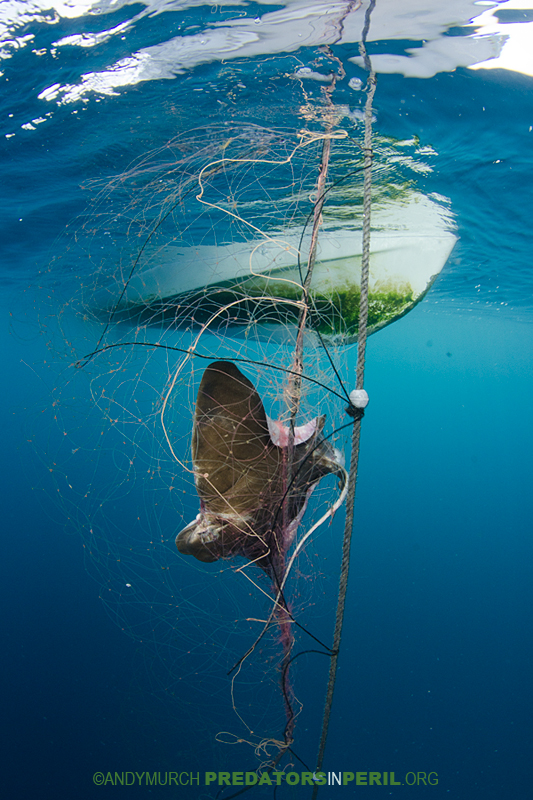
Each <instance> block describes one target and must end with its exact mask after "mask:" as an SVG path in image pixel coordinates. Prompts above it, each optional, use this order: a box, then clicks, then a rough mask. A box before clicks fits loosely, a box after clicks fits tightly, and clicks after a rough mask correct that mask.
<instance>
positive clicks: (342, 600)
mask: <svg viewBox="0 0 533 800" xmlns="http://www.w3.org/2000/svg"><path fill="white" fill-rule="evenodd" d="M375 4H376V0H371V2H370V4H369V6H368V9H367V11H366V16H365V26H364V29H363V33H362V37H361V43H360V45H359V52H360V53H361V56H362V58H363V61H364V65H365V68H366V69H367V71H368V92H367V98H366V104H365V135H364V146H363V153H364V184H363V245H362V250H363V252H362V259H361V301H360V308H359V331H358V339H357V365H356V388H357V389H362V388H363V385H364V375H365V353H366V340H367V322H368V283H369V271H370V212H371V204H372V103H373V99H374V93H375V91H376V74H375V72H374V71H373V69H372V66H371V63H370V59H369V57H368V54H367V52H366V47H365V42H366V37H367V35H368V30H369V27H370V15H371V14H372V11H373V9H374V6H375ZM360 439H361V418H359V419H356V420H355V421H354V424H353V433H352V447H351V456H350V471H349V478H348V491H347V495H346V519H345V525H344V539H343V545H342V562H341V573H340V580H339V594H338V601H337V612H336V617H335V630H334V633H333V645H332V648H331V649H332V655H331V661H330V668H329V677H328V688H327V692H326V700H325V704H324V713H323V717H322V730H321V734H320V744H319V748H318V756H317V766H316V772H320V771H321V769H322V764H323V761H324V754H325V750H326V743H327V738H328V729H329V720H330V716H331V708H332V705H333V693H334V691H335V681H336V677H337V664H338V658H339V650H340V644H341V637H342V626H343V621H344V608H345V604H346V590H347V586H348V574H349V571H350V547H351V541H352V529H353V518H354V502H355V489H356V485H357V471H358V466H359V445H360ZM318 788H319V786H318V784H317V783H315V785H314V788H313V800H314V798H316V796H317V794H318Z"/></svg>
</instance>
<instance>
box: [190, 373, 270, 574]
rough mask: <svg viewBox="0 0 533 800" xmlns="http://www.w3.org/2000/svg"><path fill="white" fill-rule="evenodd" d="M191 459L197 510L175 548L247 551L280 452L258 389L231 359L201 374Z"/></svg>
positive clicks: (203, 555)
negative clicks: (270, 429) (198, 507)
mask: <svg viewBox="0 0 533 800" xmlns="http://www.w3.org/2000/svg"><path fill="white" fill-rule="evenodd" d="M192 458H193V466H194V472H195V481H196V488H197V491H198V495H199V497H200V501H201V509H202V510H201V512H200V514H199V515H198V517H197V518H196V520H194V521H193V522H191V523H190V524H189V525H187V527H186V528H184V529H183V530H182V531H181V532H180V533H179V534H178V536H177V538H176V546H177V548H178V550H179V551H180V553H183V554H184V555H192V556H195V558H197V559H199V560H200V561H204V562H211V561H216V560H217V559H219V558H227V557H229V556H232V555H236V554H237V553H241V554H244V553H248V552H249V551H250V550H251V549H252V548H254V547H256V546H257V545H258V538H257V536H255V530H254V523H255V522H256V517H257V516H258V514H259V512H260V510H261V508H263V507H264V506H265V505H267V504H268V502H269V499H270V492H271V487H272V486H273V485H274V484H275V483H276V480H277V475H278V472H279V458H280V457H279V453H278V448H276V447H275V446H274V445H273V443H272V441H271V439H270V434H269V429H268V424H267V417H266V414H265V409H264V407H263V403H262V401H261V398H260V397H259V394H258V393H257V391H256V390H255V387H254V386H253V384H252V383H251V382H250V381H249V380H248V378H246V377H245V376H244V375H243V374H242V373H241V372H240V370H239V369H237V367H236V366H235V365H234V364H233V363H231V362H228V361H216V362H214V363H213V364H210V365H209V367H208V368H207V369H206V370H205V372H204V374H203V376H202V380H201V382H200V388H199V390H198V397H197V401H196V410H195V414H194V421H193V434H192ZM263 550H265V548H264V547H263Z"/></svg>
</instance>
